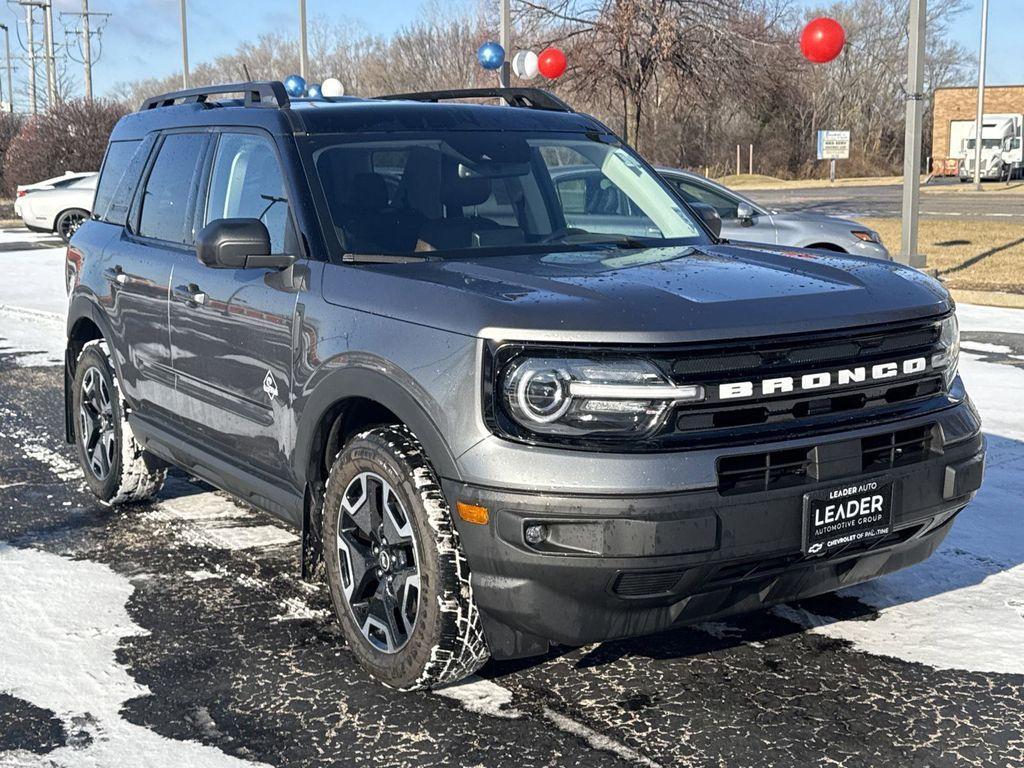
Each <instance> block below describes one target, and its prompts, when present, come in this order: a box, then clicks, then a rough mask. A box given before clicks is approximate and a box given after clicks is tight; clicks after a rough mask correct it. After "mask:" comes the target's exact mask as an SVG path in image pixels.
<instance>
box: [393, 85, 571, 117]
mask: <svg viewBox="0 0 1024 768" xmlns="http://www.w3.org/2000/svg"><path fill="white" fill-rule="evenodd" d="M375 98H377V99H387V100H396V101H398V100H405V101H426V102H432V103H435V104H436V103H437V102H439V101H455V100H457V99H481V98H484V99H485V98H499V99H504V100H505V103H506V104H508V105H509V106H512V107H525V108H527V109H545V110H548V111H551V112H572V111H573V109H572V107H570V106H569V105H568V104H566V103H565V102H564V101H562V100H561V99H560V98H558V97H557V96H555V95H554V94H553V93H550V92H549V91H545V90H543V89H542V88H460V89H455V90H450V91H423V92H421V93H396V94H391V95H388V96H376V97H375Z"/></svg>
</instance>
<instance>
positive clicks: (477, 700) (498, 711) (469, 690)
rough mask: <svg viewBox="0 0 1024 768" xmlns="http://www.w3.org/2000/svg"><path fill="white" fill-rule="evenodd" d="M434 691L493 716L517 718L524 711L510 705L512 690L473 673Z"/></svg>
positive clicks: (471, 710) (475, 710)
mask: <svg viewBox="0 0 1024 768" xmlns="http://www.w3.org/2000/svg"><path fill="white" fill-rule="evenodd" d="M434 693H436V694H437V695H438V696H444V697H445V698H446V699H452V700H453V701H457V702H459V703H460V704H461V705H462V706H463V707H464V708H465V709H467V710H469V711H470V712H476V713H477V714H480V715H490V716H491V717H503V718H507V719H510V720H511V719H515V718H517V717H522V712H520V711H519V710H518V709H515V708H513V707H510V706H509V705H510V704H511V703H512V691H510V690H508V688H503V687H502V686H500V685H498V684H497V683H495V682H492V681H490V680H486V679H484V678H482V677H477V676H476V675H473V676H472V677H467V678H466V679H465V680H464V681H462V682H461V683H455V684H454V685H448V686H445V687H444V688H435V689H434Z"/></svg>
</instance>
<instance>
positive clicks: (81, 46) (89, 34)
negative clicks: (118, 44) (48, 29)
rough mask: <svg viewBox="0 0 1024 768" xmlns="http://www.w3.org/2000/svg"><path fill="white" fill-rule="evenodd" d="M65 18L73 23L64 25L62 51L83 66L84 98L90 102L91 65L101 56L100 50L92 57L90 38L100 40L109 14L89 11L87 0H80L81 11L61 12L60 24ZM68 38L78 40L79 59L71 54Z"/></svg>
mask: <svg viewBox="0 0 1024 768" xmlns="http://www.w3.org/2000/svg"><path fill="white" fill-rule="evenodd" d="M66 18H67V19H73V20H74V21H71V22H70V23H65V24H64V35H65V45H64V51H65V53H66V54H67V57H68V58H69V59H71V60H72V61H76V62H78V63H79V64H82V65H83V67H84V75H85V98H86V100H87V101H92V67H93V64H95V63H96V62H98V61H99V59H100V55H101V54H102V48H101V49H100V51H99V53H97V54H96V56H95V57H94V56H93V53H92V38H93V37H95V38H96V40H97V42H99V41H101V40H102V37H103V28H104V27H105V26H106V25H107V22H108V21H109V20H110V14H109V13H104V12H102V11H90V10H89V0H82V10H81V12H80V13H75V12H74V11H61V13H60V19H61V22H64V20H65V19H66ZM93 19H96V20H97V23H96V26H95V28H93V26H92V20H93ZM70 37H75V38H78V45H77V46H76V47H77V48H78V50H79V52H80V53H81V58H76V57H75V56H74V55H73V54H72V53H71V51H72V46H71V43H70V41H68V38H70Z"/></svg>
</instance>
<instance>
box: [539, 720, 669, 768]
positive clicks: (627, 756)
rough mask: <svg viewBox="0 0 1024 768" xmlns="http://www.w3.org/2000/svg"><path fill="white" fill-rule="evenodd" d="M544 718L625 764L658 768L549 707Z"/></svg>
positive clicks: (630, 750)
mask: <svg viewBox="0 0 1024 768" xmlns="http://www.w3.org/2000/svg"><path fill="white" fill-rule="evenodd" d="M544 717H546V718H547V719H548V720H550V721H551V722H552V723H554V724H555V726H556V727H557V728H559V729H561V730H563V731H565V732H566V733H568V734H570V735H572V736H575V737H576V738H578V739H582V740H583V741H585V742H587V744H589V745H590V746H592V747H593V748H594V749H600V750H602V751H603V752H611V753H612V754H613V755H616V756H617V757H620V758H622V759H623V760H624V761H626V762H627V763H632V764H633V765H643V766H647V768H660V766H659V764H658V763H656V762H654V761H653V760H651V759H650V758H648V757H644V756H643V755H641V754H640V753H639V752H637V751H636V750H635V749H631V748H630V747H627V746H626V745H625V744H623V743H622V742H621V741H617V740H616V739H613V738H612V737H611V736H606V735H605V734H603V733H599V732H597V731H595V730H594V729H593V728H591V727H590V726H587V725H584V724H583V723H581V722H579V721H578V720H573V719H572V718H571V717H567V716H566V715H563V714H562V713H561V712H556V711H555V710H553V709H551V708H550V707H545V708H544Z"/></svg>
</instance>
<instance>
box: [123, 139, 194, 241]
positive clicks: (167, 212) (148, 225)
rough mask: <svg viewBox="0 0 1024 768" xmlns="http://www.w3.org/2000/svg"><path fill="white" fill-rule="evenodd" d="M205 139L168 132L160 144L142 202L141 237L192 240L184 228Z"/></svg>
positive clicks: (189, 233)
mask: <svg viewBox="0 0 1024 768" xmlns="http://www.w3.org/2000/svg"><path fill="white" fill-rule="evenodd" d="M206 138H207V137H206V135H205V134H200V133H172V134H170V135H168V136H167V137H166V138H165V139H164V141H163V144H161V145H160V153H159V154H158V155H157V157H156V162H154V163H153V170H152V171H150V173H149V179H147V180H146V190H145V193H144V195H143V199H142V216H141V218H140V220H139V234H140V235H142V236H143V237H151V238H153V239H155V240H165V241H167V242H170V243H186V244H187V243H190V242H191V241H192V232H191V227H188V226H187V224H188V220H189V201H190V197H191V195H192V193H193V190H194V187H195V185H194V178H195V171H196V166H197V165H198V164H199V156H200V154H201V153H202V151H203V147H204V146H205V144H206Z"/></svg>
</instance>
